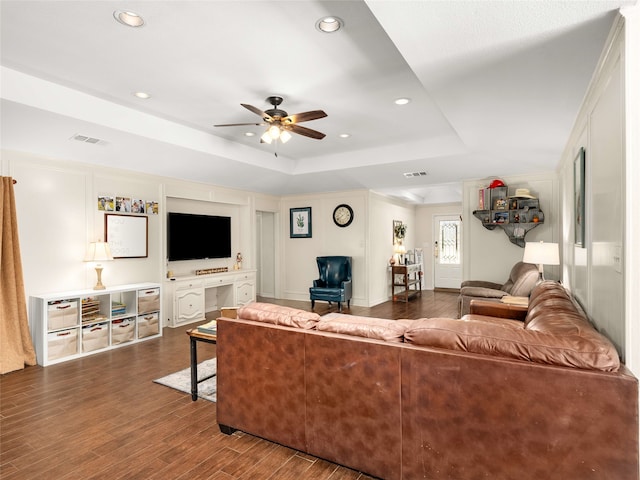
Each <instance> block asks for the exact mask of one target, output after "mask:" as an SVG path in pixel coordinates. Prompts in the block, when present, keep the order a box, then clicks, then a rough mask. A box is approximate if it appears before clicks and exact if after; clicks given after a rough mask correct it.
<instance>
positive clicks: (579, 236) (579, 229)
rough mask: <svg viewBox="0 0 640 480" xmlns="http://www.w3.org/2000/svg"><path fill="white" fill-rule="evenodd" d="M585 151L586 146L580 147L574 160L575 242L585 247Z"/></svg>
mask: <svg viewBox="0 0 640 480" xmlns="http://www.w3.org/2000/svg"><path fill="white" fill-rule="evenodd" d="M584 160H585V152H584V147H581V148H580V151H579V152H578V155H577V156H576V158H575V160H574V161H573V196H574V197H573V198H574V211H573V212H574V221H573V227H574V231H575V244H576V246H577V247H582V248H584V247H585V238H584V232H585V228H584V227H585V224H584V220H585V218H584V173H585V161H584Z"/></svg>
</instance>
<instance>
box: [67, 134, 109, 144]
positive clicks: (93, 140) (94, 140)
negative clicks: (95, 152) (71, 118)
mask: <svg viewBox="0 0 640 480" xmlns="http://www.w3.org/2000/svg"><path fill="white" fill-rule="evenodd" d="M71 139H73V140H77V141H78V142H84V143H93V144H96V143H100V142H101V141H102V140H100V139H99V138H93V137H87V136H86V135H80V134H76V135H74V136H73V137H71Z"/></svg>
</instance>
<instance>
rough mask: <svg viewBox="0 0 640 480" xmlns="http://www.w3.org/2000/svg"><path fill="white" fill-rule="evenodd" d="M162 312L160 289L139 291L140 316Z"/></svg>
mask: <svg viewBox="0 0 640 480" xmlns="http://www.w3.org/2000/svg"><path fill="white" fill-rule="evenodd" d="M158 310H160V289H159V288H150V289H149V290H139V291H138V314H140V315H142V314H144V313H150V312H157V311H158Z"/></svg>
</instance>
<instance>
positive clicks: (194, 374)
mask: <svg viewBox="0 0 640 480" xmlns="http://www.w3.org/2000/svg"><path fill="white" fill-rule="evenodd" d="M187 335H189V342H190V349H191V400H193V401H194V402H195V401H196V400H197V399H198V383H201V382H204V381H205V380H208V379H210V378H212V377H215V376H216V374H215V373H214V374H213V375H209V376H208V377H206V378H203V379H202V380H200V381H198V342H205V343H213V344H215V343H217V341H218V336H217V335H212V334H210V333H202V332H199V331H198V329H197V328H192V329H190V330H187Z"/></svg>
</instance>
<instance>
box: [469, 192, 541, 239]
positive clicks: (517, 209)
mask: <svg viewBox="0 0 640 480" xmlns="http://www.w3.org/2000/svg"><path fill="white" fill-rule="evenodd" d="M519 190H520V189H519ZM516 193H518V191H516ZM479 204H480V206H481V207H482V208H481V209H480V210H474V212H473V215H474V216H475V217H476V218H478V219H479V220H480V221H481V222H482V226H483V227H484V228H486V229H487V230H493V229H495V228H501V229H502V230H503V231H504V233H505V234H506V235H507V237H509V241H510V242H511V243H513V244H514V245H518V246H519V247H522V248H524V245H525V236H526V235H527V233H528V232H529V231H530V230H533V229H534V228H536V227H537V226H538V225H542V224H543V223H544V213H543V211H542V210H540V202H539V200H538V199H537V198H532V197H530V196H529V195H526V196H511V197H509V196H508V188H507V187H506V186H504V187H495V188H487V189H481V190H480V199H479ZM487 207H488V208H487Z"/></svg>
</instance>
